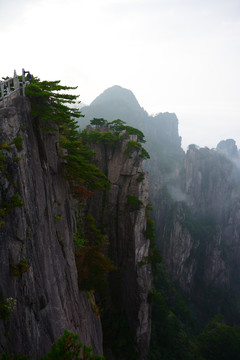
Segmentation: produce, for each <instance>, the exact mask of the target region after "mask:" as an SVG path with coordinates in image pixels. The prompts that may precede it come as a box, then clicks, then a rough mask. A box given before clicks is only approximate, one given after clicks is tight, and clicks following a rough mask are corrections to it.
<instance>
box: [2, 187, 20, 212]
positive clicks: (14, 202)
mask: <svg viewBox="0 0 240 360" xmlns="http://www.w3.org/2000/svg"><path fill="white" fill-rule="evenodd" d="M23 205H24V202H23V201H22V199H21V197H20V195H19V193H16V194H13V195H12V197H11V198H10V200H9V201H7V200H4V201H3V203H2V208H1V211H2V212H4V214H6V213H7V212H8V211H12V210H13V209H14V208H15V207H22V206H23ZM2 214H3V213H2ZM0 216H1V214H0Z"/></svg>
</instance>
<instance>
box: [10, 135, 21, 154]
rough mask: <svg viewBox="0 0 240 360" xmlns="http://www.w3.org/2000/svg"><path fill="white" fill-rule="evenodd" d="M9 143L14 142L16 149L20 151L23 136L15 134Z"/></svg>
mask: <svg viewBox="0 0 240 360" xmlns="http://www.w3.org/2000/svg"><path fill="white" fill-rule="evenodd" d="M11 144H15V146H16V148H17V149H18V151H22V150H23V138H22V137H21V136H17V137H16V138H15V139H14V140H13V141H12V143H11Z"/></svg>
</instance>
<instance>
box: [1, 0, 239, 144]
mask: <svg viewBox="0 0 240 360" xmlns="http://www.w3.org/2000/svg"><path fill="white" fill-rule="evenodd" d="M0 18H1V20H0V39H1V43H0V44H1V45H0V54H1V56H0V78H1V77H5V76H12V75H13V71H14V69H16V71H17V73H18V74H20V73H21V71H22V68H24V69H25V70H29V71H30V72H31V73H32V74H33V75H35V76H38V77H39V78H40V79H41V80H61V83H62V84H63V85H69V86H78V89H77V93H78V94H79V95H80V98H79V100H81V101H82V103H84V104H90V103H91V102H92V101H93V100H94V99H95V98H96V97H97V96H98V95H99V94H101V93H102V92H103V91H104V90H105V89H107V88H109V87H111V86H113V85H120V86H122V87H124V88H127V89H130V90H131V91H132V92H133V93H134V95H135V96H136V98H137V100H138V102H139V104H140V105H141V106H142V107H143V108H144V109H145V110H146V111H147V112H148V113H149V114H150V115H152V114H156V113H159V112H174V113H175V114H176V115H177V117H178V119H179V133H180V136H182V145H183V148H185V149H186V148H187V146H188V145H189V144H193V143H194V144H197V145H199V146H207V147H209V148H214V147H216V145H217V143H218V142H219V141H220V140H224V139H228V138H233V139H235V140H236V142H237V146H238V147H240V98H239V97H240V91H239V90H240V0H7V1H6V0H0Z"/></svg>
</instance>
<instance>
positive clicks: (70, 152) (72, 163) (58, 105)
mask: <svg viewBox="0 0 240 360" xmlns="http://www.w3.org/2000/svg"><path fill="white" fill-rule="evenodd" d="M72 89H75V88H74V87H69V86H63V85H60V81H42V82H41V81H39V80H38V79H34V81H33V83H32V84H30V85H28V86H27V87H26V95H27V96H28V97H29V99H30V101H31V108H32V116H33V118H34V120H36V121H39V122H40V124H42V125H43V124H45V126H46V125H48V124H49V125H50V127H51V126H52V127H53V125H54V124H56V125H57V127H58V129H59V132H60V141H59V144H60V146H61V149H65V151H60V155H61V156H62V158H63V159H64V166H65V173H66V177H67V179H68V181H69V183H70V185H71V188H72V191H73V195H75V189H76V187H77V188H78V189H79V185H81V186H83V185H84V188H85V187H86V188H87V189H89V190H103V189H105V188H106V187H107V188H109V187H110V184H109V182H108V180H107V178H106V176H105V175H104V174H103V173H102V172H101V171H100V170H99V169H98V168H97V167H96V166H95V165H93V164H91V163H90V159H91V157H92V156H93V154H94V153H93V152H92V151H90V150H89V149H88V147H87V146H86V145H84V144H83V143H82V140H81V139H80V136H79V133H78V125H77V121H76V120H75V119H76V118H79V117H81V116H82V115H81V113H80V111H79V110H78V109H76V108H73V107H70V106H69V105H70V104H74V103H76V99H77V98H78V96H77V95H70V94H66V93H63V92H64V91H68V90H72ZM66 150H67V152H66ZM84 188H82V189H84ZM77 198H78V199H80V196H79V191H78V193H77Z"/></svg>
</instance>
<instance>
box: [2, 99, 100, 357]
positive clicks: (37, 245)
mask: <svg viewBox="0 0 240 360" xmlns="http://www.w3.org/2000/svg"><path fill="white" fill-rule="evenodd" d="M0 129H1V130H0V144H1V149H2V150H1V158H0V166H1V171H0V215H1V217H0V220H1V227H0V276H1V283H0V296H1V299H0V302H1V314H0V316H1V319H0V353H2V352H7V353H20V354H25V355H27V356H28V357H29V358H31V359H35V358H38V357H40V356H42V355H44V354H46V353H47V352H48V351H49V349H50V346H51V344H52V343H53V342H55V340H56V339H57V338H59V337H60V336H62V334H63V330H64V329H68V330H70V331H73V332H76V333H78V334H79V335H80V340H81V341H82V342H83V343H85V344H87V345H92V346H93V349H94V351H95V352H96V353H98V354H102V328H101V323H100V320H99V318H98V317H97V316H96V315H95V314H94V312H93V310H92V308H91V304H90V302H89V299H88V296H87V294H86V293H85V292H80V291H79V289H78V280H77V271H76V265H75V258H74V248H73V236H72V235H73V223H74V222H73V220H74V211H73V209H72V202H71V198H70V195H69V187H68V184H67V182H66V181H65V180H64V178H63V176H62V164H61V162H60V161H59V157H58V132H57V129H56V131H55V132H52V134H51V135H49V134H48V135H46V133H44V132H42V131H41V129H39V127H38V124H33V123H32V121H31V116H30V106H29V103H28V101H27V100H26V98H23V97H17V98H16V99H14V101H13V105H12V106H10V107H7V108H4V109H0ZM7 299H8V300H7ZM9 299H10V300H9ZM8 302H9V304H10V305H9V314H7V315H9V316H6V311H5V313H4V311H3V310H6V307H5V308H4V309H3V307H2V305H3V304H5V305H6V304H7V303H8ZM13 304H16V308H15V309H14V306H13ZM11 307H12V308H11Z"/></svg>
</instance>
